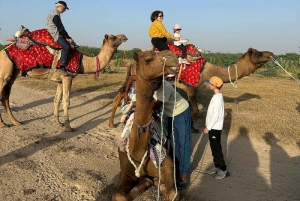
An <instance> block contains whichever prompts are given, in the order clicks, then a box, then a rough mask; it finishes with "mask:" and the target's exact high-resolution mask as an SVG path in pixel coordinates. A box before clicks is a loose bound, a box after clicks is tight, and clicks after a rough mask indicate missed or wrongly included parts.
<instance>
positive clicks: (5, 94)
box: [0, 70, 21, 127]
mask: <svg viewBox="0 0 300 201" xmlns="http://www.w3.org/2000/svg"><path fill="white" fill-rule="evenodd" d="M18 74H19V71H18V70H15V71H14V72H12V76H8V77H6V78H5V79H3V82H2V83H1V103H2V105H3V106H4V108H5V110H6V112H7V115H8V117H9V118H10V120H11V121H12V123H13V124H14V125H15V126H18V125H21V123H20V122H19V121H17V120H16V118H15V117H14V115H13V114H12V111H11V108H10V104H9V96H10V93H11V88H12V85H13V84H14V82H15V80H16V79H17V77H18ZM3 126H6V125H5V123H4V122H3V120H2V118H1V116H0V127H3Z"/></svg>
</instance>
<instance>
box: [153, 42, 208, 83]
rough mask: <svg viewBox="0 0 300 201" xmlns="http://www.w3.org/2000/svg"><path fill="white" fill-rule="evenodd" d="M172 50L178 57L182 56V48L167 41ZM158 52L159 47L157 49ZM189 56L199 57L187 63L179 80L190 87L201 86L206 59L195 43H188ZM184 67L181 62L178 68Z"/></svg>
mask: <svg viewBox="0 0 300 201" xmlns="http://www.w3.org/2000/svg"><path fill="white" fill-rule="evenodd" d="M167 45H168V46H169V48H170V50H171V51H172V52H173V53H174V54H175V55H177V56H178V57H180V56H181V50H180V49H179V48H178V47H177V46H176V45H174V44H173V43H170V42H167ZM155 51H156V52H158V50H157V49H155ZM186 52H187V55H188V56H187V58H189V57H190V58H192V57H194V58H197V59H195V60H189V61H190V63H191V65H186V68H185V69H182V71H181V74H180V78H179V82H180V83H183V84H185V85H186V86H188V87H192V88H197V87H198V86H199V79H200V72H201V70H202V68H203V66H204V65H205V63H206V60H205V59H204V58H203V57H201V53H200V52H199V51H198V49H197V48H196V47H195V46H194V45H187V46H186ZM180 68H183V65H182V66H181V64H179V66H178V70H180Z"/></svg>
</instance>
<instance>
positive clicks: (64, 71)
mask: <svg viewBox="0 0 300 201" xmlns="http://www.w3.org/2000/svg"><path fill="white" fill-rule="evenodd" d="M57 71H58V72H59V73H60V74H61V75H64V76H66V75H69V74H68V72H67V71H66V70H65V69H64V68H60V69H58V70H57Z"/></svg>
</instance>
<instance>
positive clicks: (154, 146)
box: [119, 112, 167, 167]
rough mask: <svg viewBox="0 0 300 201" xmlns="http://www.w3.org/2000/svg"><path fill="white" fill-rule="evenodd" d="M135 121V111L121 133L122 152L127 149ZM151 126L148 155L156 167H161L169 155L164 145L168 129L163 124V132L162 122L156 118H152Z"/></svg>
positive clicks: (130, 114)
mask: <svg viewBox="0 0 300 201" xmlns="http://www.w3.org/2000/svg"><path fill="white" fill-rule="evenodd" d="M133 123H134V112H133V113H129V118H128V119H127V121H126V123H125V126H124V128H123V132H122V134H121V139H120V142H119V149H120V151H122V152H125V151H126V146H127V142H128V140H129V137H130V133H131V128H132V125H133ZM149 128H150V140H149V144H148V156H150V159H151V161H152V162H153V163H154V165H155V166H156V167H159V166H160V165H161V163H162V162H163V161H164V159H165V158H166V156H167V151H166V148H164V146H163V145H164V144H165V142H166V136H167V130H166V129H165V127H164V126H163V132H162V131H161V123H160V122H159V121H158V120H156V119H154V118H152V121H151V123H150V125H149ZM162 133H163V134H162ZM160 142H162V145H161V144H160Z"/></svg>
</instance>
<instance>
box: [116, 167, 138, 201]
mask: <svg viewBox="0 0 300 201" xmlns="http://www.w3.org/2000/svg"><path fill="white" fill-rule="evenodd" d="M127 168H132V167H128V166H127ZM136 182H137V181H134V180H133V179H132V178H131V177H129V176H127V175H125V174H124V173H122V172H121V178H120V184H119V186H118V189H117V191H116V192H115V193H114V194H113V196H112V201H132V200H133V199H134V198H135V197H134V196H135V194H134V192H131V190H132V189H133V187H134V185H135V184H136ZM133 191H134V190H133Z"/></svg>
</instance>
